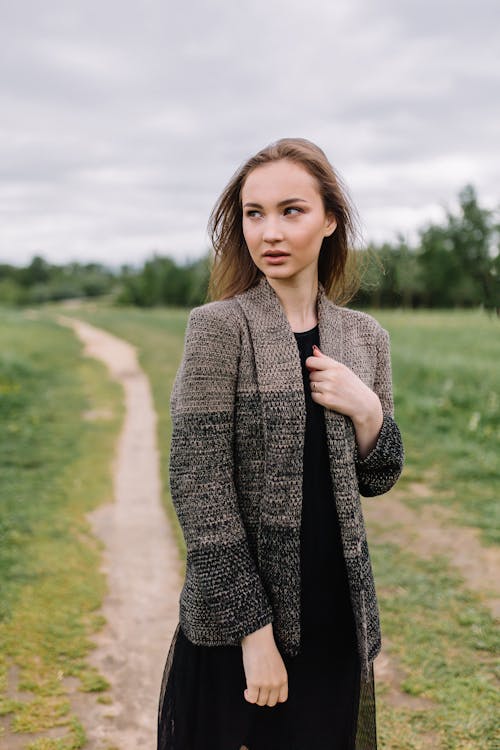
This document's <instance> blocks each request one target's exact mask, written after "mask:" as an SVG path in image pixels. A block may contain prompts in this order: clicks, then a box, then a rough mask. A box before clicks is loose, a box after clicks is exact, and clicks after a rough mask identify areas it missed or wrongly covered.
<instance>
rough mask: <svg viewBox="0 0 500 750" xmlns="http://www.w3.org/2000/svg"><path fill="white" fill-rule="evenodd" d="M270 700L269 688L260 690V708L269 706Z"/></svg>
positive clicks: (258, 702) (258, 701)
mask: <svg viewBox="0 0 500 750" xmlns="http://www.w3.org/2000/svg"><path fill="white" fill-rule="evenodd" d="M268 698H269V688H260V690H259V698H258V700H257V705H258V706H267V701H268Z"/></svg>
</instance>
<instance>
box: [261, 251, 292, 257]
mask: <svg viewBox="0 0 500 750" xmlns="http://www.w3.org/2000/svg"><path fill="white" fill-rule="evenodd" d="M285 255H290V253H285V252H281V251H279V250H273V251H272V252H267V253H264V257H265V258H282V257H284V256H285Z"/></svg>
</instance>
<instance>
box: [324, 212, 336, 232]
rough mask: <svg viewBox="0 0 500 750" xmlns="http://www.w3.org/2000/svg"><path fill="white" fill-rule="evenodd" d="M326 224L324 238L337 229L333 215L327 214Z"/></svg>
mask: <svg viewBox="0 0 500 750" xmlns="http://www.w3.org/2000/svg"><path fill="white" fill-rule="evenodd" d="M326 218H327V224H326V227H325V230H326V231H325V237H330V235H332V234H333V233H334V231H335V230H336V228H337V219H336V218H335V216H334V215H333V214H327V217H326Z"/></svg>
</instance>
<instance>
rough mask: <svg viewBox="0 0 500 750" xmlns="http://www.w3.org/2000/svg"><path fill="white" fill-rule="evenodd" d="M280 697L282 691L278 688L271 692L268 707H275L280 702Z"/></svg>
mask: <svg viewBox="0 0 500 750" xmlns="http://www.w3.org/2000/svg"><path fill="white" fill-rule="evenodd" d="M279 696H280V691H279V689H278V688H274V689H273V690H270V691H269V698H268V699H267V705H268V706H275V705H276V704H277V702H278V698H279Z"/></svg>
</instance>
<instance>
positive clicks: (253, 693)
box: [243, 685, 259, 703]
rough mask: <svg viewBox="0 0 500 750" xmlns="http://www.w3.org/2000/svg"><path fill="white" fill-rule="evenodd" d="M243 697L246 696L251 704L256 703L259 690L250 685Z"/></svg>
mask: <svg viewBox="0 0 500 750" xmlns="http://www.w3.org/2000/svg"><path fill="white" fill-rule="evenodd" d="M243 695H244V696H245V700H247V701H248V702H249V703H256V702H257V699H258V697H259V688H258V687H255V686H253V685H250V686H249V687H247V689H246V690H245V691H244V693H243Z"/></svg>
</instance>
